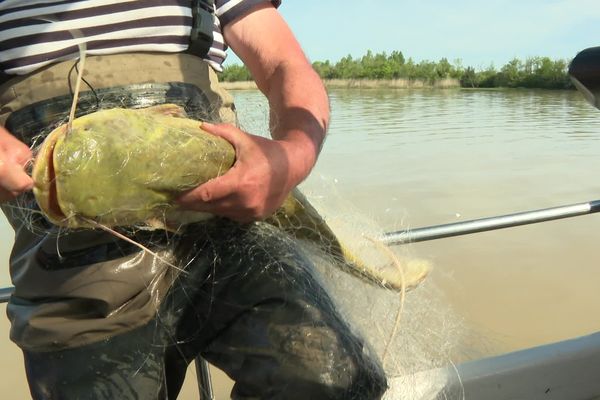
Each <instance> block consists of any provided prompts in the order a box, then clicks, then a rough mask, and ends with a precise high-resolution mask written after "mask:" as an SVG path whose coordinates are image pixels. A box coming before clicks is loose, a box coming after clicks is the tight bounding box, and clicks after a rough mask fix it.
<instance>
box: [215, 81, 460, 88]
mask: <svg viewBox="0 0 600 400" xmlns="http://www.w3.org/2000/svg"><path fill="white" fill-rule="evenodd" d="M323 83H324V84H325V87H327V88H328V89H459V88H460V87H461V86H460V81H459V80H458V79H440V80H437V81H435V82H433V83H431V82H428V81H425V80H422V79H414V80H411V79H325V80H323ZM221 86H222V87H223V88H224V89H226V90H253V89H257V87H256V83H255V82H254V81H237V82H221Z"/></svg>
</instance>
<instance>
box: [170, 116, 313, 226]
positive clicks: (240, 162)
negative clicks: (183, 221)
mask: <svg viewBox="0 0 600 400" xmlns="http://www.w3.org/2000/svg"><path fill="white" fill-rule="evenodd" d="M202 129H204V130H205V131H207V132H209V133H212V134H214V135H217V136H220V137H222V138H223V139H225V140H227V141H228V142H230V143H231V144H232V145H233V147H234V148H235V153H236V161H235V164H234V165H233V167H232V168H231V169H230V170H229V171H227V173H225V174H224V175H222V176H220V177H218V178H215V179H212V180H210V181H208V182H206V183H205V184H203V185H200V186H198V187H197V188H195V189H194V190H191V191H190V192H188V193H186V194H184V195H183V196H181V197H180V198H179V199H178V201H179V203H180V204H181V205H182V206H183V207H184V208H186V209H191V210H196V211H204V212H209V213H212V214H216V215H221V216H224V217H227V218H230V219H232V220H235V221H238V222H250V221H253V220H260V219H264V218H265V217H267V216H269V215H270V214H271V213H273V212H274V211H275V210H276V209H277V208H278V207H279V206H280V205H281V203H283V201H284V200H285V197H286V196H287V194H288V193H289V191H290V190H292V189H293V188H294V186H295V185H296V184H297V183H298V180H299V179H301V178H299V177H300V176H302V177H303V176H304V174H305V172H304V171H301V170H302V168H304V167H303V165H305V164H306V163H305V162H302V161H301V160H299V161H298V160H294V159H293V158H294V154H295V153H297V149H294V148H293V147H294V146H293V144H290V143H289V142H286V141H279V140H270V139H266V138H263V137H260V136H255V135H251V134H248V133H246V132H243V131H241V130H240V129H238V128H236V127H235V126H232V125H229V124H219V125H213V124H208V123H203V124H202Z"/></svg>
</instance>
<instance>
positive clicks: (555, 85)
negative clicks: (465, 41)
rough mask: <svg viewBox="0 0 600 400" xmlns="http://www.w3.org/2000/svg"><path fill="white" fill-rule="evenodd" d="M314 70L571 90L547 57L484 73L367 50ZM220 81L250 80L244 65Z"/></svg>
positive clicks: (335, 75) (559, 65)
mask: <svg viewBox="0 0 600 400" xmlns="http://www.w3.org/2000/svg"><path fill="white" fill-rule="evenodd" d="M313 67H314V69H315V70H316V71H317V73H318V74H319V76H320V77H321V78H322V79H326V80H327V79H347V80H358V79H363V80H393V79H407V80H421V81H425V82H428V83H434V82H436V81H439V80H442V79H456V80H458V81H459V82H460V85H461V86H462V87H472V88H494V87H508V88H518V87H521V88H541V89H569V88H572V84H571V81H570V79H569V76H568V73H567V69H568V61H567V60H562V59H561V60H552V59H550V58H548V57H528V58H527V59H525V60H524V61H523V60H519V59H517V58H515V59H513V60H511V61H509V62H508V63H507V64H505V65H503V66H502V67H500V68H499V69H497V68H496V67H494V65H490V66H489V67H487V68H485V69H483V70H476V69H475V68H473V67H470V66H467V67H465V66H463V65H462V62H461V60H455V61H454V62H450V61H448V59H446V58H442V59H441V60H439V61H437V62H434V61H427V60H425V61H419V62H416V61H414V60H413V59H412V58H408V59H405V58H404V55H403V54H402V52H401V51H392V52H391V53H390V54H387V53H386V52H382V53H377V54H374V53H373V52H371V51H370V50H369V51H368V52H367V54H365V55H364V56H362V57H358V58H353V57H352V56H350V55H348V56H346V57H343V58H342V59H341V60H339V61H337V62H335V63H332V62H330V61H329V60H327V61H315V62H314V63H313ZM221 79H222V80H224V81H227V82H235V81H249V80H252V76H251V75H250V72H249V71H248V69H247V68H246V67H245V66H242V65H230V66H226V67H225V68H224V71H223V73H222V76H221Z"/></svg>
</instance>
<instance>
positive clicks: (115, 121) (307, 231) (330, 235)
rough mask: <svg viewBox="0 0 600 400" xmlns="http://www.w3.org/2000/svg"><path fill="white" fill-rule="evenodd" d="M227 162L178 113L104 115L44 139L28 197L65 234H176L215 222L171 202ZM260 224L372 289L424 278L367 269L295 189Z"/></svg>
mask: <svg viewBox="0 0 600 400" xmlns="http://www.w3.org/2000/svg"><path fill="white" fill-rule="evenodd" d="M234 163H235V149H234V147H233V146H232V145H231V144H230V143H229V142H228V141H226V140H225V139H223V138H220V137H217V136H215V135H212V134H210V133H208V132H206V131H204V130H203V129H202V123H201V121H197V120H194V119H190V118H187V115H186V113H185V110H184V109H183V108H182V107H181V106H178V105H175V104H162V105H158V106H152V107H147V108H140V109H125V108H111V109H103V110H99V111H96V112H93V113H90V114H87V115H84V116H81V117H78V118H75V119H73V120H72V121H70V123H67V124H63V125H60V126H58V127H57V128H55V129H54V130H52V131H51V132H50V134H48V136H47V137H46V138H45V139H44V141H43V143H42V145H41V146H40V148H39V150H38V152H37V156H36V158H35V162H34V166H33V171H32V178H33V181H34V187H33V193H34V196H35V199H36V201H37V203H38V205H39V208H40V210H41V211H42V213H43V214H44V215H45V216H46V218H47V219H48V220H49V221H50V222H52V223H53V224H55V225H58V226H61V227H64V228H69V229H78V228H97V227H98V226H102V227H106V228H114V227H121V226H133V227H140V228H144V229H166V230H177V228H178V227H180V226H182V225H186V224H190V223H194V222H199V221H202V220H206V219H208V218H212V217H213V216H212V215H211V214H208V213H203V212H197V211H189V210H184V209H181V208H180V207H179V206H178V205H177V202H176V201H175V200H176V198H177V197H179V196H180V195H181V194H183V193H184V192H186V191H188V190H190V189H193V188H195V187H197V186H199V185H201V184H202V183H204V182H206V181H208V180H210V179H213V178H215V177H218V176H220V175H223V174H224V173H226V172H227V171H228V170H229V169H230V168H231V167H232V166H233V165H234ZM264 223H269V224H271V225H274V226H276V227H278V228H279V229H281V230H282V231H284V232H286V233H288V234H289V235H290V236H292V237H293V238H295V239H297V240H299V241H301V242H304V243H309V244H312V245H315V246H317V247H319V248H321V249H324V250H325V252H326V253H328V255H330V256H332V257H333V259H335V260H337V261H339V262H338V264H340V265H342V266H343V269H344V270H346V271H348V272H350V273H352V274H354V275H356V276H358V277H359V278H361V279H363V280H365V281H367V282H369V283H374V284H377V285H379V286H383V287H386V288H390V289H394V290H403V289H407V288H412V287H415V286H416V285H418V283H420V282H421V281H422V280H423V279H424V277H425V276H426V275H427V272H428V268H425V267H419V268H418V269H417V270H416V271H413V273H412V274H411V275H410V277H409V278H408V280H407V277H406V275H405V274H398V273H397V271H396V272H394V269H393V268H392V269H391V270H390V269H389V268H388V269H381V268H374V267H370V266H369V263H368V262H365V260H362V259H360V257H359V256H358V255H357V254H356V253H355V252H353V251H352V249H350V248H349V246H346V245H344V244H343V243H341V242H340V240H339V239H338V237H337V236H336V234H335V233H334V232H333V230H332V229H331V228H330V227H329V226H328V224H327V222H326V220H325V219H324V218H323V217H321V215H320V214H319V212H318V211H317V210H316V209H315V208H314V207H313V206H312V205H311V204H310V203H309V201H308V200H307V198H306V197H305V196H304V195H303V194H302V193H301V192H300V190H299V189H297V188H296V189H294V190H293V191H292V192H291V193H290V195H289V196H288V197H287V198H286V199H285V201H284V203H283V205H282V206H281V207H280V208H279V209H278V210H277V211H276V212H275V213H274V214H273V215H272V216H270V217H268V218H267V219H266V220H265V221H264ZM390 271H392V272H390ZM414 272H416V273H414Z"/></svg>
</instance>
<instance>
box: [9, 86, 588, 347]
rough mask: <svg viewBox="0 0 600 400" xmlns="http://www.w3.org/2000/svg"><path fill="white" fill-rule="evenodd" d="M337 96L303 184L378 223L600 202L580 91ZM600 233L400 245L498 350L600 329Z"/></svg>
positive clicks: (551, 228) (545, 231)
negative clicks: (426, 264) (599, 236)
mask: <svg viewBox="0 0 600 400" xmlns="http://www.w3.org/2000/svg"><path fill="white" fill-rule="evenodd" d="M233 94H234V96H235V98H236V103H237V108H238V112H239V115H240V120H241V124H242V126H243V127H244V128H246V129H247V130H249V131H251V132H266V130H267V128H266V126H267V120H268V118H267V105H266V103H265V101H264V100H263V99H262V97H261V96H260V95H259V93H258V92H256V91H236V92H234V93H233ZM330 96H331V107H332V123H331V129H330V133H329V135H328V138H327V141H326V143H325V146H324V148H323V152H322V155H321V157H320V160H319V163H318V164H317V166H316V168H315V170H314V171H313V174H312V175H311V177H310V178H309V179H308V180H307V181H306V182H305V183H304V184H303V185H302V186H303V188H304V189H305V190H306V191H307V192H310V193H313V194H314V193H317V194H318V193H320V192H323V193H328V194H330V195H331V193H334V194H335V196H336V197H337V198H338V199H339V200H340V201H343V202H344V203H346V204H350V205H351V206H352V208H353V210H354V212H355V213H356V214H360V215H364V216H368V217H369V218H370V219H371V220H373V221H375V223H377V224H378V225H379V226H380V227H381V229H382V231H395V230H400V229H405V228H415V227H422V226H429V225H437V224H443V223H449V222H457V221H464V220H469V219H474V218H481V217H489V216H496V215H501V214H508V213H513V212H519V211H527V210H533V209H539V208H546V207H553V206H558V205H564V204H571V203H578V202H587V201H589V200H595V199H598V198H600V178H599V177H598V171H600V161H599V160H598V155H599V154H600V111H597V110H595V109H594V108H593V107H592V106H590V105H588V104H587V103H585V101H584V100H583V98H582V97H581V96H580V95H579V94H578V93H576V92H571V91H532V90H527V91H526V90H461V89H448V90H428V89H420V90H389V89H387V90H386V89H381V90H380V89H369V90H358V89H351V90H344V89H336V90H331V91H330ZM348 217H349V218H352V215H349V216H348ZM598 228H600V216H597V215H587V216H581V217H576V218H571V219H565V220H560V221H554V222H544V223H539V224H535V225H529V226H525V227H517V228H510V229H504V230H498V231H493V232H486V233H478V234H473V235H467V236H462V237H456V238H447V239H440V240H436V241H429V242H422V243H416V244H411V245H404V246H403V247H405V248H406V249H405V250H406V251H409V252H410V253H411V254H413V255H416V256H417V257H421V258H424V259H427V260H429V261H430V262H431V263H432V265H433V270H432V272H431V273H430V276H429V277H428V278H427V281H428V282H430V283H431V284H433V285H435V286H436V287H438V288H439V289H440V292H441V293H442V296H443V299H444V301H445V302H446V303H447V304H448V306H449V307H451V308H452V309H453V310H454V312H455V313H456V315H457V316H458V317H459V318H461V319H462V320H463V321H464V324H465V326H468V327H469V329H471V330H473V331H474V332H476V333H477V335H478V336H481V337H485V338H486V343H488V344H490V343H491V344H492V345H491V346H487V347H486V350H485V352H484V353H485V354H484V355H486V354H489V355H491V354H498V353H502V352H505V351H510V350H517V349H521V348H525V347H530V346H535V345H539V344H543V343H548V342H553V341H558V340H562V339H567V338H571V337H575V336H580V335H584V334H587V333H591V332H595V331H599V330H600V317H598V316H599V315H600V291H598V290H597V288H598V283H597V282H598V281H599V280H600V270H599V269H598V268H599V266H600V253H599V252H598V245H597V240H596V232H597V230H598ZM11 240H12V233H11V232H10V229H9V227H8V225H7V224H6V222H5V221H4V220H3V219H2V220H1V221H0V265H2V266H3V267H4V268H3V272H2V274H3V275H2V279H0V283H2V284H9V283H10V280H9V278H8V274H7V272H6V270H7V257H8V253H9V249H10V242H11ZM409 296H410V293H409ZM478 354H479V355H481V352H479V353H478Z"/></svg>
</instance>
